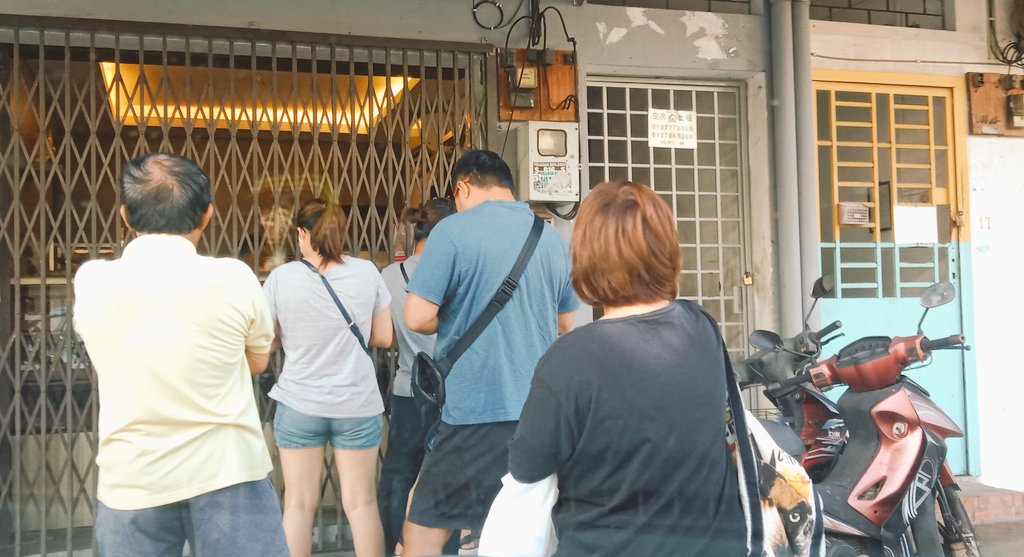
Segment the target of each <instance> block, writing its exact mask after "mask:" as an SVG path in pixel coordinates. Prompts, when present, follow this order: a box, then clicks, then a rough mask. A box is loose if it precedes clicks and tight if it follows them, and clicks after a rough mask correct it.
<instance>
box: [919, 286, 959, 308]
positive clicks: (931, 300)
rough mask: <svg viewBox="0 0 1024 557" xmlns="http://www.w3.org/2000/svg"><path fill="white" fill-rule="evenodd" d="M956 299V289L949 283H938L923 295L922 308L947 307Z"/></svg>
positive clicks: (927, 289)
mask: <svg viewBox="0 0 1024 557" xmlns="http://www.w3.org/2000/svg"><path fill="white" fill-rule="evenodd" d="M954 298H956V287H954V286H953V283H951V282H949V281H948V280H947V281H942V282H937V283H935V284H933V285H931V286H929V287H928V288H926V289H925V290H924V292H923V293H922V294H921V306H922V307H926V308H928V309H931V308H936V307H939V306H942V305H946V304H948V303H950V302H952V301H953V299H954Z"/></svg>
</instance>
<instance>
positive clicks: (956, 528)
mask: <svg viewBox="0 0 1024 557" xmlns="http://www.w3.org/2000/svg"><path fill="white" fill-rule="evenodd" d="M955 295H956V292H955V289H954V288H953V285H952V284H950V283H948V282H943V283H938V284H935V285H932V286H930V287H929V288H928V289H926V290H925V292H924V294H922V296H921V305H922V306H924V307H925V312H924V315H923V316H922V317H921V321H920V322H919V323H918V333H917V334H916V335H914V336H911V337H895V338H889V337H866V338H862V339H860V340H857V341H855V342H853V343H852V344H850V345H848V346H846V347H845V348H843V349H842V350H840V351H839V354H837V355H836V356H833V357H831V358H829V359H828V360H825V361H822V362H819V363H817V364H816V365H813V366H810V367H809V368H808V369H807V370H806V372H803V373H800V374H799V375H797V376H795V377H792V378H789V379H785V380H783V381H778V382H776V383H773V384H771V385H769V386H768V388H767V393H768V394H769V395H770V396H773V397H782V396H785V395H786V394H787V393H788V392H790V391H792V390H793V389H798V388H800V387H801V385H803V384H805V383H813V384H814V386H816V387H817V388H819V389H828V388H831V387H833V386H836V385H847V386H848V387H849V388H848V389H847V391H846V392H845V393H843V395H842V396H841V397H840V398H839V402H838V408H839V414H840V415H841V416H842V417H843V419H844V421H845V425H846V428H847V432H848V438H847V440H846V446H845V447H844V448H843V451H842V454H840V455H839V457H838V459H837V460H836V462H835V465H834V467H833V468H832V469H831V470H830V471H829V472H828V474H827V475H826V476H825V477H824V478H823V479H822V480H820V481H819V482H816V486H815V487H816V489H817V491H818V493H819V494H820V495H821V498H822V509H823V512H824V516H825V520H824V523H825V531H826V535H827V537H828V549H827V551H826V556H827V557H840V556H842V557H855V556H859V555H869V556H875V555H878V556H885V557H889V556H899V557H912V556H921V557H924V556H928V557H930V556H942V555H955V556H960V555H967V556H972V557H980V555H981V554H980V552H979V549H978V544H977V539H976V538H975V535H974V527H973V526H972V525H971V522H970V520H969V519H968V517H967V513H966V511H965V509H964V507H963V503H962V502H961V501H960V496H959V491H960V488H959V486H958V485H957V484H956V479H955V478H954V476H953V474H952V472H951V471H950V469H949V466H948V465H947V463H946V443H945V439H946V438H948V437H962V436H963V431H961V429H960V428H959V427H958V426H957V425H956V424H955V423H954V422H953V420H952V419H950V417H949V416H947V415H946V413H945V412H943V411H942V409H941V408H939V407H938V405H936V404H935V403H934V402H933V401H932V400H931V398H930V395H929V393H928V391H926V390H925V389H924V388H923V387H921V386H920V385H918V384H917V383H915V382H914V381H912V380H911V379H910V378H908V377H906V376H904V375H903V372H904V371H905V370H906V369H907V368H908V367H909V366H911V365H912V364H915V363H921V364H927V363H928V362H929V361H930V356H931V353H932V352H933V351H934V350H945V349H966V347H965V346H964V337H963V336H962V335H953V336H950V337H947V338H942V339H937V340H930V339H928V338H927V337H926V336H925V335H924V333H923V332H921V324H923V322H924V318H925V316H927V314H928V310H929V309H931V308H934V307H938V306H940V305H943V304H946V303H949V302H950V301H952V300H953V298H954V297H955ZM773 335H774V336H773ZM751 343H753V344H754V345H755V346H756V347H757V348H760V349H762V350H775V351H784V350H786V348H785V347H784V346H783V342H782V339H781V338H779V336H778V335H776V334H774V333H770V332H767V331H757V334H755V335H751ZM936 504H937V505H936ZM936 506H938V509H939V512H938V514H937V513H936Z"/></svg>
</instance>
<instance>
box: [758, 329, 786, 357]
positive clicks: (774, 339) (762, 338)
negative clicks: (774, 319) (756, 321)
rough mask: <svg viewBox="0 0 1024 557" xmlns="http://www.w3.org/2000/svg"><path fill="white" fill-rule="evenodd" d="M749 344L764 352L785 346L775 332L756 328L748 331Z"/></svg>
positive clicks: (779, 349)
mask: <svg viewBox="0 0 1024 557" xmlns="http://www.w3.org/2000/svg"><path fill="white" fill-rule="evenodd" d="M750 345H751V346H753V347H754V348H757V349H758V350H764V351H766V352H779V351H781V350H782V349H783V347H784V346H785V345H784V344H783V343H782V337H780V336H779V335H778V334H777V333H773V332H771V331H765V330H763V329H758V330H756V331H754V332H752V333H750Z"/></svg>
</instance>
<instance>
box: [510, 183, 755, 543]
mask: <svg viewBox="0 0 1024 557" xmlns="http://www.w3.org/2000/svg"><path fill="white" fill-rule="evenodd" d="M571 251H572V259H573V270H572V281H573V286H574V288H575V290H576V292H577V294H578V296H579V297H580V298H581V299H582V300H584V301H586V302H587V303H589V304H591V305H593V306H600V307H602V308H603V309H604V316H603V317H602V318H601V319H600V320H598V321H596V322H594V323H591V324H589V325H586V326H584V327H581V328H579V329H577V330H575V331H573V332H571V333H568V334H566V335H564V336H562V337H561V338H559V339H558V340H557V341H556V342H555V343H554V344H553V345H552V346H551V347H550V349H548V351H547V353H546V354H545V355H544V357H543V358H542V359H541V360H540V362H539V363H538V365H537V369H536V374H535V375H534V378H533V382H532V384H531V388H530V393H529V396H528V398H527V400H526V405H525V407H524V408H523V413H522V416H521V418H520V421H519V425H518V428H517V429H516V431H515V434H514V436H513V437H512V439H511V441H509V471H510V472H511V474H512V476H513V478H515V479H516V480H517V481H519V482H523V483H532V482H537V481H540V480H542V479H544V478H546V477H547V476H549V475H551V474H557V475H558V489H559V495H558V500H557V502H556V503H555V506H554V509H553V510H552V518H553V520H554V524H555V530H556V532H557V535H558V542H559V543H558V550H557V553H556V555H557V556H559V557H562V556H567V557H573V556H587V557H598V556H609V557H612V556H615V557H621V556H624V555H636V556H643V557H658V556H669V555H671V556H673V557H677V556H685V555H694V556H712V555H714V556H716V557H718V556H730V555H745V554H746V527H745V522H744V516H743V510H742V508H741V506H740V499H739V487H738V480H737V473H736V469H735V467H734V465H733V463H732V461H731V457H730V452H729V447H728V444H727V442H726V437H725V431H726V385H725V377H726V372H725V369H724V365H725V363H724V361H723V357H722V350H721V345H720V344H719V341H718V337H717V334H716V331H715V330H714V329H713V328H712V324H711V322H710V321H709V320H708V319H707V318H705V317H704V316H703V315H702V314H701V312H700V309H699V308H697V307H696V306H693V305H692V304H679V303H673V302H672V300H673V298H675V296H676V293H677V279H678V276H679V270H680V266H681V255H680V251H679V247H678V239H677V237H676V228H675V225H674V222H673V217H672V212H671V209H669V207H668V206H667V205H666V204H665V203H664V202H663V201H662V200H661V199H660V198H659V197H658V195H657V194H655V193H654V192H653V191H651V190H650V188H648V187H647V186H643V185H640V184H635V183H630V182H627V183H620V184H609V183H606V184H601V185H600V186H598V187H596V188H595V189H594V190H592V191H591V193H590V194H589V195H588V196H587V198H586V199H585V200H584V201H583V204H582V206H581V207H580V211H579V218H578V220H577V223H576V227H575V232H574V234H573V238H572V244H571Z"/></svg>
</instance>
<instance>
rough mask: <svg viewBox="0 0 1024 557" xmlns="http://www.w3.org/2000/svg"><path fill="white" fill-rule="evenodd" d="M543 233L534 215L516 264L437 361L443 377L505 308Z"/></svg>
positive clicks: (538, 218)
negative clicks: (491, 296) (481, 310)
mask: <svg viewBox="0 0 1024 557" xmlns="http://www.w3.org/2000/svg"><path fill="white" fill-rule="evenodd" d="M543 231H544V219H542V218H540V217H538V216H537V215H534V216H533V228H531V229H530V235H529V236H528V237H527V238H526V243H525V244H523V249H522V251H520V252H519V258H518V259H516V264H515V265H513V266H512V271H510V272H509V274H508V276H507V277H505V280H503V281H502V282H501V286H500V287H499V288H498V291H497V292H495V294H494V297H493V298H491V301H490V302H488V304H487V307H485V308H484V310H483V312H481V313H480V315H479V316H478V317H477V318H476V321H474V322H473V324H472V325H470V326H469V328H468V329H466V333H465V334H464V335H462V338H460V339H459V340H458V342H456V343H455V344H454V345H453V346H452V348H451V350H449V351H448V353H447V354H445V356H444V358H442V359H441V360H440V361H438V364H440V369H441V370H443V372H442V373H443V374H444V376H445V377H447V376H448V372H450V371H451V369H452V366H454V365H455V362H456V361H457V360H458V359H459V358H461V357H462V355H463V354H465V353H466V350H469V347H470V346H471V345H472V344H473V342H475V341H476V339H477V337H479V336H480V333H483V332H484V329H486V328H487V326H488V325H490V324H491V321H492V320H493V319H494V318H495V317H496V316H497V315H498V312H499V311H501V308H503V307H505V304H507V303H508V301H509V300H510V299H512V293H513V292H515V290H516V288H517V287H518V286H519V278H520V277H522V276H523V271H525V270H526V265H527V264H528V263H529V262H530V258H531V257H533V252H534V250H535V249H536V248H537V243H538V242H539V241H540V235H541V233H542V232H543Z"/></svg>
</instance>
